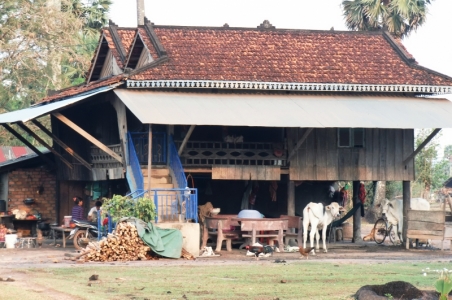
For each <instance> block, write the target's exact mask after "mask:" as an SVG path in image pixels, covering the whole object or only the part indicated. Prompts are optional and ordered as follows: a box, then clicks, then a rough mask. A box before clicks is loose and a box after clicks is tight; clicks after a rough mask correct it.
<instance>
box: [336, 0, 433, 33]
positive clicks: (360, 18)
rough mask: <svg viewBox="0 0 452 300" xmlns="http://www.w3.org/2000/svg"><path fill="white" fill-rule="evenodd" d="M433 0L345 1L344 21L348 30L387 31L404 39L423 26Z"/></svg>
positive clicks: (343, 3)
mask: <svg viewBox="0 0 452 300" xmlns="http://www.w3.org/2000/svg"><path fill="white" fill-rule="evenodd" d="M431 1H433V0H345V1H342V8H343V11H344V14H343V15H344V18H345V22H346V24H347V27H348V28H349V29H351V30H367V31H372V30H381V29H385V30H388V31H389V32H390V33H391V34H392V35H393V36H394V37H397V38H403V37H405V36H407V35H408V34H409V33H410V32H411V31H413V30H416V29H417V28H418V27H419V26H421V25H422V24H424V22H425V19H426V16H427V12H428V5H429V4H431Z"/></svg>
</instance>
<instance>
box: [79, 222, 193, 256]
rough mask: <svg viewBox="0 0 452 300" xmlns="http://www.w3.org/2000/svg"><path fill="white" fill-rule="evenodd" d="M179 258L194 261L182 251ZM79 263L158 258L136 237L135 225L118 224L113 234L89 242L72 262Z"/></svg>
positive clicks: (188, 254) (186, 252)
mask: <svg viewBox="0 0 452 300" xmlns="http://www.w3.org/2000/svg"><path fill="white" fill-rule="evenodd" d="M181 257H183V258H185V259H192V260H194V259H195V257H194V256H193V255H191V254H190V253H189V252H188V251H187V250H185V249H182V253H181ZM76 259H78V260H81V261H101V262H102V261H130V260H156V259H158V256H157V255H156V254H155V253H154V252H152V250H151V248H150V247H149V246H148V245H146V244H145V243H144V242H143V240H142V239H141V238H140V237H139V236H138V232H137V228H136V227H135V225H133V224H131V223H128V222H121V223H118V225H117V226H116V229H115V233H114V234H108V236H107V238H103V239H102V240H101V241H99V242H90V243H89V244H88V246H86V248H85V249H83V250H82V252H81V253H80V254H79V255H78V256H77V257H75V258H73V260H76Z"/></svg>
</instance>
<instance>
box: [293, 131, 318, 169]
mask: <svg viewBox="0 0 452 300" xmlns="http://www.w3.org/2000/svg"><path fill="white" fill-rule="evenodd" d="M312 130H314V128H308V129H306V131H305V133H304V134H303V136H302V137H301V139H300V140H299V141H298V142H297V144H296V145H295V146H294V147H293V149H292V151H290V154H289V157H288V158H287V161H290V159H291V158H292V157H293V156H294V155H295V154H296V153H297V151H298V149H300V147H301V145H303V143H304V141H306V139H307V138H308V136H309V134H310V133H311V131H312Z"/></svg>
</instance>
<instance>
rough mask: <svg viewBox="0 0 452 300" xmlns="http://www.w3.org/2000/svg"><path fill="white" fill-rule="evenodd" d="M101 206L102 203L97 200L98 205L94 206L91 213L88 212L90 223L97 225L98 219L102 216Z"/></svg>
mask: <svg viewBox="0 0 452 300" xmlns="http://www.w3.org/2000/svg"><path fill="white" fill-rule="evenodd" d="M101 206H102V202H101V201H99V200H97V201H96V203H95V204H94V207H93V208H91V209H90V211H89V212H88V221H90V222H92V223H95V224H96V225H97V218H98V217H99V216H100V214H101Z"/></svg>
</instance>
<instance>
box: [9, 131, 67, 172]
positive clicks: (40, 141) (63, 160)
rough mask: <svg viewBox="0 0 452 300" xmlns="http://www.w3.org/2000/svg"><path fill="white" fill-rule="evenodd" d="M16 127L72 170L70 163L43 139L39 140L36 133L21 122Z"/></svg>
mask: <svg viewBox="0 0 452 300" xmlns="http://www.w3.org/2000/svg"><path fill="white" fill-rule="evenodd" d="M17 126H19V127H20V128H22V130H23V131H25V132H26V133H28V134H29V135H31V136H32V137H33V138H34V139H35V140H37V141H38V142H39V143H40V144H41V145H43V146H44V147H46V148H47V149H48V150H49V151H50V152H52V153H53V154H54V155H55V156H57V157H58V158H59V159H60V160H61V161H62V162H63V163H64V164H65V165H66V166H68V168H69V169H72V168H73V166H72V164H71V163H70V162H68V161H67V159H65V158H64V157H63V156H62V155H61V154H60V153H58V152H57V151H56V150H55V149H53V148H52V147H50V145H49V144H47V143H46V142H45V141H44V140H43V139H41V138H40V137H39V136H38V135H37V134H36V133H34V132H33V131H31V130H30V128H28V127H27V126H25V124H24V123H23V122H18V123H17Z"/></svg>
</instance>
